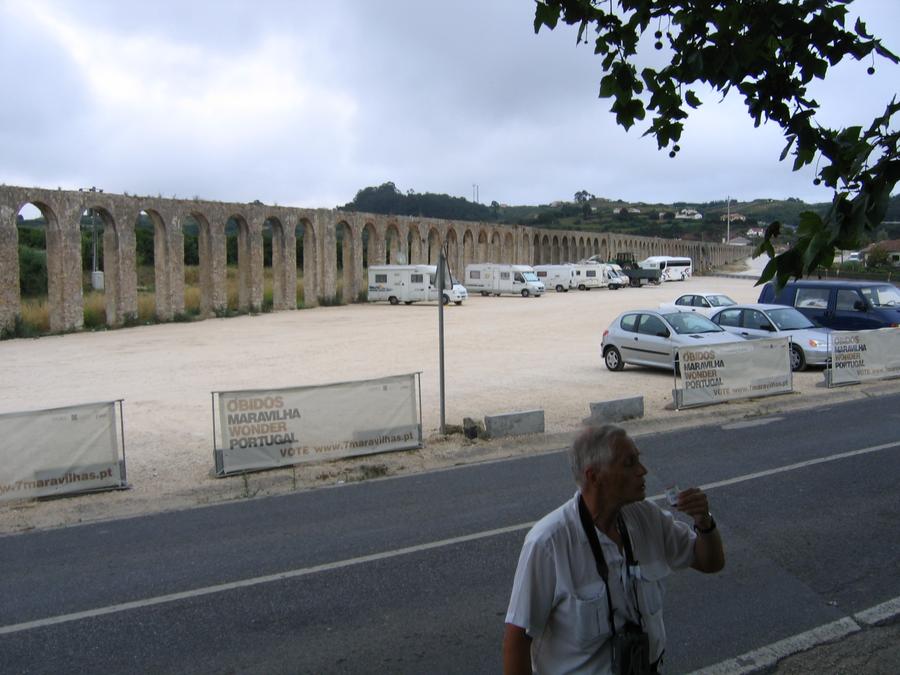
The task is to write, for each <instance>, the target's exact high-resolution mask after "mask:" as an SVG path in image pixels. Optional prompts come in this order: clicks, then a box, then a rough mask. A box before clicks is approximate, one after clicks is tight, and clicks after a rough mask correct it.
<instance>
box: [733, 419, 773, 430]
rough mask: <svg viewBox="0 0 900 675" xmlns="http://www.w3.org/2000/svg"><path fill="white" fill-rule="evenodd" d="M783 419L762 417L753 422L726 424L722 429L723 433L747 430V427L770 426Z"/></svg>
mask: <svg viewBox="0 0 900 675" xmlns="http://www.w3.org/2000/svg"><path fill="white" fill-rule="evenodd" d="M783 419H784V418H783V417H762V418H760V419H755V420H744V421H742V422H732V423H731V424H726V425H724V426H723V427H722V429H724V430H725V431H732V430H734V429H747V428H749V427H762V426H765V425H766V424H772V422H780V421H781V420H783Z"/></svg>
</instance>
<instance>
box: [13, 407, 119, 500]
mask: <svg viewBox="0 0 900 675" xmlns="http://www.w3.org/2000/svg"><path fill="white" fill-rule="evenodd" d="M100 406H103V407H106V406H111V411H112V419H110V420H109V425H108V429H107V430H103V428H102V427H103V425H99V426H97V427H96V428H95V433H100V435H101V436H102V435H105V434H107V433H108V434H109V435H110V441H111V449H112V450H113V454H114V457H113V458H112V459H111V462H112V464H111V465H110V463H109V462H101V463H100V464H96V463H89V464H78V463H74V464H72V465H70V466H44V467H40V466H32V467H31V469H30V470H31V471H32V472H33V476H31V477H30V478H29V479H27V480H26V479H24V476H19V477H16V476H12V477H11V478H13V479H14V480H13V482H11V483H7V484H0V500H15V499H57V498H60V497H65V496H69V495H73V494H89V493H93V492H107V491H109V490H127V489H129V488H130V487H131V486H130V485H129V484H128V481H127V470H126V462H125V415H124V410H123V406H124V399H116V400H114V401H95V402H91V403H81V404H77V405H71V406H61V407H58V408H46V409H41V410H27V411H18V412H11V413H3V414H0V421H9V420H12V419H13V418H24V419H27V418H33V419H35V420H36V421H40V420H41V419H45V418H46V420H47V421H46V422H45V423H44V424H45V426H46V427H47V428H52V425H53V423H54V422H56V423H57V425H59V424H67V423H72V422H77V421H78V419H79V415H83V413H84V412H85V411H87V410H88V409H91V408H93V409H94V410H95V411H96V410H97V409H98V407H100ZM66 417H69V418H70V419H69V420H66V419H65V418H66ZM95 419H102V417H98V416H96V415H95ZM25 428H26V429H27V426H26V427H25ZM101 432H102V433H101ZM82 440H83V439H82ZM8 442H9V439H4V444H6V443H8ZM29 453H30V454H29V457H34V453H35V447H34V446H31V447H30V448H29ZM95 459H96V458H95ZM54 463H55V464H59V460H56V461H54ZM111 467H112V468H111ZM107 472H109V473H108V475H104V474H106V473H107ZM116 473H117V474H118V475H115V474H116ZM105 479H112V480H111V481H110V482H107V483H103V484H98V483H102V481H104V480H105ZM0 480H2V479H0ZM79 485H86V486H87V487H79Z"/></svg>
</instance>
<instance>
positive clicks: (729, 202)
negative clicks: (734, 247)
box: [725, 195, 731, 262]
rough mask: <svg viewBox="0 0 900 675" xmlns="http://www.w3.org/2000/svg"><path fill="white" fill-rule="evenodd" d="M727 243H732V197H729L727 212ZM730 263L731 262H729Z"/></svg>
mask: <svg viewBox="0 0 900 675" xmlns="http://www.w3.org/2000/svg"><path fill="white" fill-rule="evenodd" d="M725 220H726V223H725V243H726V244H730V243H731V196H730V195H729V197H728V206H727V210H726V212H725ZM729 262H730V261H729Z"/></svg>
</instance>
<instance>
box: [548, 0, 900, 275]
mask: <svg viewBox="0 0 900 675" xmlns="http://www.w3.org/2000/svg"><path fill="white" fill-rule="evenodd" d="M850 2H852V0H793V1H788V2H786V1H784V0H753V1H752V2H735V1H734V0H712V1H710V2H696V1H695V0H538V1H537V4H536V9H535V20H534V29H535V32H539V31H540V29H541V28H542V27H545V26H546V27H547V28H549V29H551V30H552V29H554V28H555V27H556V26H557V24H558V23H559V21H560V20H562V21H563V22H565V23H566V24H569V25H577V26H578V38H577V41H578V43H582V42H587V41H588V37H587V33H588V32H589V29H592V32H593V35H594V38H593V39H594V53H595V54H597V55H598V56H600V57H601V58H602V68H603V72H604V75H603V76H602V78H601V80H600V97H601V98H611V99H613V104H612V108H611V112H613V113H615V115H616V121H617V123H618V124H619V125H621V126H622V127H624V128H625V129H630V128H631V127H632V126H633V125H634V124H635V123H636V121H639V120H644V119H645V118H646V116H647V112H648V111H649V112H650V113H651V121H650V124H649V127H648V129H647V130H646V132H645V134H644V135H652V136H655V137H656V141H657V144H658V146H659V148H660V149H664V148H669V149H670V150H669V155H670V156H673V157H674V156H675V155H676V154H677V152H678V151H679V150H680V149H681V148H680V146H679V145H678V142H679V141H680V139H681V133H682V130H683V127H684V120H685V119H687V117H688V114H689V109H692V108H697V107H699V106H700V105H701V104H702V101H701V99H700V96H699V95H698V93H697V91H696V90H695V89H693V88H692V87H696V86H697V85H698V84H700V85H705V86H707V87H710V88H712V89H713V90H714V91H715V92H719V93H720V94H721V95H723V96H724V95H726V94H727V93H728V92H729V91H731V90H732V89H735V90H736V91H737V92H739V93H740V94H741V95H742V96H743V98H744V102H745V104H746V107H747V112H748V113H749V115H750V116H751V117H752V118H753V121H754V124H755V125H756V126H759V125H760V124H762V123H763V122H767V121H772V122H774V123H776V124H778V125H779V126H780V127H781V128H782V130H783V132H784V136H785V139H786V141H787V144H786V145H785V148H784V151H783V152H782V153H781V160H784V159H785V158H786V157H787V156H788V154H789V153H791V154H792V155H793V157H794V164H793V169H794V171H797V170H799V169H800V168H802V167H804V166H806V165H808V164H811V163H813V162H816V178H815V181H814V182H815V183H816V184H824V185H826V186H827V187H829V188H831V189H832V190H834V196H833V200H832V204H831V208H830V210H829V211H828V213H827V214H826V215H825V216H824V217H822V216H819V215H817V214H815V213H812V212H807V213H805V214H803V217H802V218H801V220H800V228H799V232H798V234H799V237H798V240H797V242H796V243H795V244H794V245H793V246H792V247H791V248H789V249H788V250H787V251H785V252H784V253H781V254H779V255H777V256H776V255H775V250H774V244H773V240H775V239H776V238H777V237H778V236H779V234H780V228H781V224H780V223H779V222H777V221H776V222H773V223H772V224H771V225H769V227H768V229H767V232H766V237H765V240H764V241H763V243H762V244H761V245H760V247H759V249H758V250H757V255H759V254H761V253H763V252H765V253H768V255H769V256H770V257H771V258H772V260H770V261H769V264H768V265H767V266H766V269H765V270H764V271H763V274H762V276H761V278H760V283H762V282H764V281H767V280H768V279H771V278H773V277H775V278H776V279H777V281H778V283H779V284H784V283H785V282H786V281H787V280H788V279H789V278H791V277H801V276H804V275H806V274H809V273H811V272H812V271H813V270H815V269H816V268H817V267H818V266H820V265H824V266H828V265H830V264H831V263H832V261H833V259H834V252H835V249H836V248H839V249H851V248H857V246H858V243H859V241H860V238H861V236H862V235H863V234H864V233H865V232H872V231H874V229H875V227H876V226H877V225H878V224H879V223H880V222H881V221H882V220H883V219H884V214H885V210H886V209H887V205H888V199H889V197H890V194H891V191H892V190H893V188H894V186H895V185H896V183H897V181H898V179H900V155H898V149H897V145H898V138H900V132H898V131H897V130H896V128H892V118H893V116H894V115H895V114H896V113H897V112H898V111H900V103H898V102H897V100H896V96H895V97H894V98H892V99H891V101H890V102H888V103H887V105H886V108H885V111H884V113H883V114H882V115H880V116H878V117H876V118H875V119H874V120H872V121H871V122H870V123H869V124H868V125H859V126H849V127H846V128H840V129H831V128H828V127H825V126H823V125H820V124H818V123H817V122H816V119H815V116H816V112H817V110H818V109H819V104H818V102H817V101H815V100H814V99H812V98H810V97H809V96H808V94H807V87H808V85H809V84H810V83H811V82H812V81H813V79H815V78H818V79H824V78H825V76H826V73H827V71H828V69H829V68H830V67H832V66H834V65H836V64H838V63H840V62H841V61H842V60H844V59H845V58H848V57H849V58H853V59H856V60H857V61H859V60H861V59H866V58H871V59H872V64H873V65H870V66H869V67H868V72H869V74H872V73H873V72H874V58H875V56H876V55H878V56H880V57H883V58H884V59H886V60H887V61H888V62H889V64H896V63H897V62H898V58H897V56H896V55H894V54H893V53H892V52H891V51H889V50H888V49H887V48H885V47H884V46H883V45H882V44H881V41H880V40H878V39H877V38H875V37H874V36H873V35H871V34H870V33H869V32H868V30H867V28H866V25H865V23H863V22H862V21H861V20H857V21H856V23H855V25H854V26H853V28H852V30H848V29H847V28H846V22H847V6H848V5H849V4H850ZM651 31H652V33H653V37H654V40H655V41H654V43H653V46H654V47H655V48H656V49H657V50H662V49H663V48H664V47H668V51H667V52H666V53H667V54H669V55H670V57H671V58H670V59H669V61H668V63H667V64H666V65H664V66H663V67H661V68H653V67H644V68H642V69H641V71H640V73H638V69H637V66H636V65H635V61H636V60H638V59H637V57H638V50H639V49H640V48H641V47H642V46H643V45H646V44H647V41H646V40H644V41H643V42H642V40H641V38H642V37H643V36H644V35H645V34H648V33H650V32H651ZM664 41H665V42H664Z"/></svg>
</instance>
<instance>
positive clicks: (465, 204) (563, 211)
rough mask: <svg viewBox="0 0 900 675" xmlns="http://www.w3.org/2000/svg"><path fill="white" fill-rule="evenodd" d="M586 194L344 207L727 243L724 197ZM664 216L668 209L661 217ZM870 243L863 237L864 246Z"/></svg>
mask: <svg viewBox="0 0 900 675" xmlns="http://www.w3.org/2000/svg"><path fill="white" fill-rule="evenodd" d="M579 194H581V195H585V196H587V197H590V198H587V199H583V201H582V202H581V203H578V202H576V201H574V200H573V201H563V202H554V203H553V204H540V205H532V206H527V205H522V206H510V205H505V204H503V205H501V204H498V203H497V202H492V203H491V205H490V206H486V205H484V204H477V203H474V202H471V201H469V200H467V199H464V198H462V197H451V196H449V195H446V194H435V193H430V192H424V193H417V192H415V191H413V190H410V191H408V192H406V193H403V192H401V191H400V190H399V189H397V186H396V185H394V183H391V182H387V183H383V184H382V185H379V186H377V187H367V188H363V189H362V190H359V191H358V192H357V193H356V197H354V199H353V201H351V202H348V203H347V204H345V205H344V206H339V207H338V208H339V209H342V210H345V211H357V212H362V213H380V214H384V215H403V216H415V217H423V218H444V219H448V220H466V221H476V222H495V223H502V224H508V225H531V226H535V227H542V228H546V229H566V230H568V229H576V230H586V231H591V232H617V233H621V234H635V235H640V236H648V237H666V238H681V239H689V240H705V241H721V240H723V239H724V237H725V234H726V230H727V227H726V224H725V222H724V221H723V220H722V218H723V216H725V214H726V212H727V210H728V205H727V204H726V203H725V201H724V200H721V201H714V202H703V203H695V202H675V203H673V204H663V203H646V202H625V201H622V200H613V199H606V198H598V197H592V196H589V195H587V193H583V192H582V193H579ZM830 206H831V205H830V203H819V204H808V203H806V202H803V201H801V200H799V199H793V198H792V199H787V200H775V199H757V200H754V201H750V202H741V201H732V202H731V213H732V215H734V214H740V215H741V216H743V217H744V218H745V220H743V221H733V222H732V225H731V232H730V234H731V236H732V237H735V236H742V235H743V234H744V233H745V232H746V230H747V228H750V227H754V226H766V225H768V224H769V223H771V222H773V221H776V220H778V221H780V222H782V223H784V224H785V225H787V226H788V227H789V228H790V227H791V226H794V225H795V224H796V223H797V222H798V218H799V215H800V214H801V213H802V212H803V211H815V212H816V213H819V214H821V215H824V214H825V213H826V212H827V211H828V209H829V208H830ZM686 209H693V210H695V211H697V212H698V213H699V214H701V216H702V219H701V220H682V219H677V218H675V214H676V213H678V212H679V211H682V210H686ZM661 214H662V215H661ZM18 222H19V226H20V227H27V228H39V229H42V228H43V227H44V225H45V224H44V220H43V218H36V219H29V220H23V219H22V217H21V216H19V219H18ZM81 225H82V228H83V229H88V228H90V226H91V221H90V218H88V217H87V216H84V217H83V218H82V220H81ZM137 226H138V228H139V229H149V228H152V227H153V224H152V222H151V221H150V219H149V218H148V217H147V216H146V214H141V216H140V218H139V220H138V223H137ZM184 231H185V234H186V235H196V233H197V225H196V223H194V222H193V220H192V219H188V220H187V221H186V222H185V224H184ZM236 231H237V226H236V224H235V223H234V222H231V221H229V223H228V224H227V226H226V233H227V234H234V233H235V232H236ZM898 238H900V195H894V196H893V197H891V199H890V202H889V205H888V210H887V213H886V215H885V219H884V222H883V223H882V224H881V226H880V227H879V228H878V230H877V232H876V235H875V237H874V240H883V239H898ZM868 243H870V242H868V241H866V242H862V245H866V244H868Z"/></svg>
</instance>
